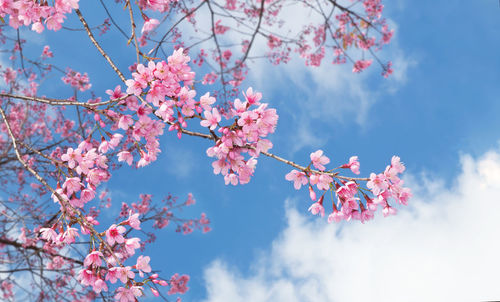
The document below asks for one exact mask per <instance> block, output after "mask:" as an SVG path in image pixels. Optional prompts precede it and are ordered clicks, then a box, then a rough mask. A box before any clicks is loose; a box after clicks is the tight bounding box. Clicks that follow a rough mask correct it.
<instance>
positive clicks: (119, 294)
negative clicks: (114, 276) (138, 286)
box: [115, 287, 135, 302]
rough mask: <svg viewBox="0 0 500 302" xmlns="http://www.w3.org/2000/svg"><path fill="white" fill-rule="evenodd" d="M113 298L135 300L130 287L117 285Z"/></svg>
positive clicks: (125, 300)
mask: <svg viewBox="0 0 500 302" xmlns="http://www.w3.org/2000/svg"><path fill="white" fill-rule="evenodd" d="M115 300H116V301H118V302H135V295H134V292H133V291H132V290H131V289H128V288H125V287H119V288H118V289H117V290H116V295H115Z"/></svg>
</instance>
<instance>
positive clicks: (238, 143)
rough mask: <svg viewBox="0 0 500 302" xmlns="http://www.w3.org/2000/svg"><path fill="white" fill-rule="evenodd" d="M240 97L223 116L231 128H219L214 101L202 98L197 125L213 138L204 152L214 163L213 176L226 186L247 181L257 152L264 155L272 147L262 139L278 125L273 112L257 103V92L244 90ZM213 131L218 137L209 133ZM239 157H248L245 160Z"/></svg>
mask: <svg viewBox="0 0 500 302" xmlns="http://www.w3.org/2000/svg"><path fill="white" fill-rule="evenodd" d="M244 96H245V101H243V102H242V101H241V100H240V99H236V100H235V101H234V103H233V108H231V110H230V112H228V113H226V115H225V117H226V118H227V119H228V120H234V122H233V124H231V125H230V126H223V127H221V126H220V125H219V123H220V122H221V119H222V117H221V115H220V113H219V111H218V110H217V108H212V107H211V106H210V104H212V103H213V102H214V101H215V99H214V100H208V99H209V97H208V96H207V95H205V96H203V97H202V101H203V104H204V105H205V106H204V109H205V111H204V113H203V116H204V119H203V120H202V121H201V122H200V124H201V126H204V127H208V128H209V129H210V130H211V131H212V133H213V134H214V137H216V141H215V146H213V147H210V148H208V150H207V155H208V156H210V157H215V158H216V159H217V160H216V161H214V162H213V163H212V166H213V168H214V173H215V174H219V173H220V174H222V175H223V176H224V180H225V183H226V185H227V184H229V183H230V184H232V185H237V184H238V182H239V183H241V184H245V183H248V182H249V181H250V177H251V176H252V175H253V172H254V170H255V165H256V164H257V160H256V158H257V157H258V156H259V154H260V152H267V151H268V150H269V149H270V148H272V146H273V144H272V143H271V141H269V140H267V139H265V137H266V136H268V135H269V134H270V133H273V132H274V130H275V128H276V124H277V122H278V115H277V114H276V110H275V109H272V108H268V107H267V106H268V105H267V104H265V103H260V100H261V98H262V94H261V93H260V92H254V91H253V90H252V88H248V89H247V91H246V94H244ZM204 97H205V99H204ZM216 128H218V129H217V132H218V133H219V134H220V135H221V136H220V137H218V136H216V135H215V133H214V132H213V131H214V130H215V129H216ZM243 153H248V154H249V156H250V157H249V158H245V156H244V155H243Z"/></svg>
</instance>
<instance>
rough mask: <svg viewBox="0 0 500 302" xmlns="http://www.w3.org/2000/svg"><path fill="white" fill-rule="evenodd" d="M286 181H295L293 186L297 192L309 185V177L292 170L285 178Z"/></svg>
mask: <svg viewBox="0 0 500 302" xmlns="http://www.w3.org/2000/svg"><path fill="white" fill-rule="evenodd" d="M285 179H286V180H288V181H293V186H294V188H295V189H296V190H299V189H300V187H301V186H303V185H306V184H307V182H308V181H307V177H306V174H305V173H304V172H300V171H297V170H292V171H290V173H288V174H287V175H286V176H285Z"/></svg>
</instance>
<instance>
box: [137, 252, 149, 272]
mask: <svg viewBox="0 0 500 302" xmlns="http://www.w3.org/2000/svg"><path fill="white" fill-rule="evenodd" d="M149 261H150V258H149V256H145V257H144V256H142V255H140V256H139V257H138V258H137V264H136V265H135V268H136V269H137V270H138V271H139V275H140V276H141V277H143V276H144V274H143V272H144V273H150V272H151V266H149Z"/></svg>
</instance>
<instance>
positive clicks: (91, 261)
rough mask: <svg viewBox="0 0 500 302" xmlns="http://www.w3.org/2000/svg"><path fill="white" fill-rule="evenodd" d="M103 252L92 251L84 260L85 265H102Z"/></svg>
mask: <svg viewBox="0 0 500 302" xmlns="http://www.w3.org/2000/svg"><path fill="white" fill-rule="evenodd" d="M101 257H103V256H102V253H101V252H99V251H92V252H91V253H90V254H88V255H87V257H85V261H83V265H85V266H87V267H89V266H92V265H95V266H100V265H101V263H102V261H101Z"/></svg>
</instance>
